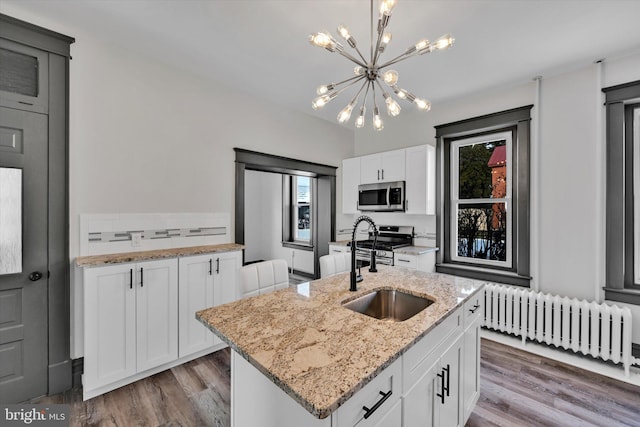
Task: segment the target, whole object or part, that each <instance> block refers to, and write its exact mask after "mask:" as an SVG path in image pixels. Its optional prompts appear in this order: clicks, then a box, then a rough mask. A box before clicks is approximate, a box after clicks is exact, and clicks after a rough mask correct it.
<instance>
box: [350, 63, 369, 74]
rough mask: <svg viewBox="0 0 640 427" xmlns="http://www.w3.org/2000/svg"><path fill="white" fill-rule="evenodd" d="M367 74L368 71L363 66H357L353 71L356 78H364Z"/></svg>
mask: <svg viewBox="0 0 640 427" xmlns="http://www.w3.org/2000/svg"><path fill="white" fill-rule="evenodd" d="M366 73H367V69H366V68H364V67H361V66H359V65H358V66H357V67H355V68H354V69H353V74H355V75H356V76H364V75H365V74H366Z"/></svg>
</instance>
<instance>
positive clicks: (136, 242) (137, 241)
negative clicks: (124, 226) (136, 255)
mask: <svg viewBox="0 0 640 427" xmlns="http://www.w3.org/2000/svg"><path fill="white" fill-rule="evenodd" d="M141 244H142V233H131V246H140V245H141Z"/></svg>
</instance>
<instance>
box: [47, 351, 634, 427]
mask: <svg viewBox="0 0 640 427" xmlns="http://www.w3.org/2000/svg"><path fill="white" fill-rule="evenodd" d="M229 374H230V368H229V350H228V349H226V350H222V351H219V352H217V353H214V354H212V355H209V356H206V357H202V358H200V359H197V360H194V361H192V362H189V363H186V364H184V365H181V366H178V367H175V368H173V369H171V370H168V371H165V372H162V373H160V374H157V375H154V376H152V377H149V378H146V379H144V380H141V381H138V382H136V383H134V384H131V385H129V386H126V387H122V388H120V389H118V390H115V391H112V392H110V393H106V394H104V395H102V396H99V397H96V398H94V399H91V400H88V401H87V402H82V394H81V392H80V390H72V391H69V392H66V393H63V394H59V395H56V396H52V397H46V398H43V399H41V400H40V401H38V402H37V403H67V404H70V405H71V416H72V420H71V425H72V426H132V425H136V426H198V427H200V426H221V427H222V426H225V427H226V426H229V389H230V388H229V378H230V376H229ZM481 381H482V382H481V385H482V392H481V396H480V400H479V402H478V405H477V406H476V408H475V410H474V412H473V414H472V415H471V418H470V419H469V421H468V423H467V427H479V426H481V427H485V426H523V427H524V426H526V427H532V426H544V427H551V426H581V427H582V426H606V427H614V426H639V427H640V387H636V386H633V385H629V384H626V383H621V382H619V381H615V380H612V379H609V378H606V377H602V376H600V375H596V374H593V373H591V372H587V371H584V370H581V369H579V368H574V367H571V366H568V365H565V364H563V363H560V362H555V361H552V360H549V359H545V358H543V357H540V356H536V355H533V354H530V353H526V352H523V351H520V350H517V349H514V348H511V347H508V346H505V345H502V344H498V343H496V342H493V341H489V340H484V339H483V340H482V365H481ZM256 427H259V426H256ZM301 427H302V426H301Z"/></svg>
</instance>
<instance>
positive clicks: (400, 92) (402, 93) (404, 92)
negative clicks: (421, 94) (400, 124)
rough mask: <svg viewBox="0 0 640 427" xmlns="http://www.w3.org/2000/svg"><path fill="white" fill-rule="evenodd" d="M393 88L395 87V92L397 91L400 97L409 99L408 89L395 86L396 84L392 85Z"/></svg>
mask: <svg viewBox="0 0 640 427" xmlns="http://www.w3.org/2000/svg"><path fill="white" fill-rule="evenodd" d="M392 88H393V93H395V94H396V96H397V97H398V98H400V99H407V91H406V90H404V89H402V88H399V87H398V86H395V85H394V86H392Z"/></svg>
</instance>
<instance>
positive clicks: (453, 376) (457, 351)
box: [434, 336, 463, 427]
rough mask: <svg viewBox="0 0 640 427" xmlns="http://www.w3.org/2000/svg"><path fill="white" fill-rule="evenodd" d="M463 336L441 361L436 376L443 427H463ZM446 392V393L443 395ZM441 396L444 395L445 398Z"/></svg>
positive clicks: (440, 422)
mask: <svg viewBox="0 0 640 427" xmlns="http://www.w3.org/2000/svg"><path fill="white" fill-rule="evenodd" d="M461 368H462V336H460V337H458V339H457V340H456V341H455V342H454V343H453V344H452V345H451V347H449V349H448V350H447V351H446V352H445V353H444V355H443V356H442V358H441V359H440V369H441V370H440V376H436V400H435V404H434V405H435V406H438V409H437V410H436V412H439V424H438V425H441V426H449V427H455V426H460V427H462V425H463V424H462V411H461V407H462V403H461V401H460V399H461V397H462V395H461V389H460V388H461V385H462V382H461V379H462V378H461V375H460V369H461ZM443 392H444V393H443ZM438 394H440V395H441V396H442V395H443V394H444V397H440V396H438Z"/></svg>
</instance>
